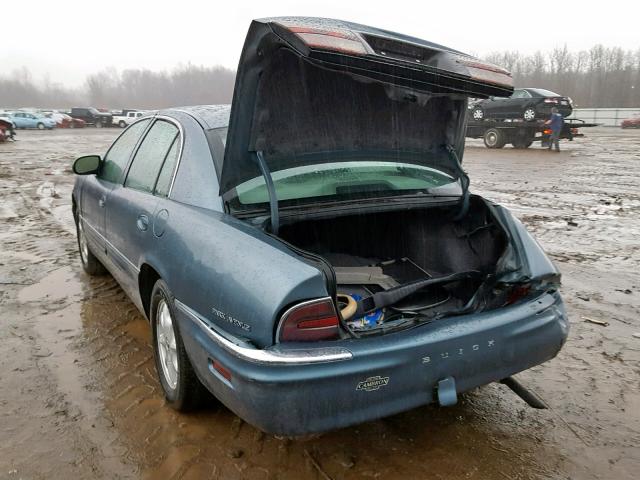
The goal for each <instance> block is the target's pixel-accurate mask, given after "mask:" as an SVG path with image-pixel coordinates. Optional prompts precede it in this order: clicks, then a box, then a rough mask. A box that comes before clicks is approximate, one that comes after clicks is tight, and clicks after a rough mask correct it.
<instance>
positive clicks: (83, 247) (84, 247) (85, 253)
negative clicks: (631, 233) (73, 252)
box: [78, 220, 89, 265]
mask: <svg viewBox="0 0 640 480" xmlns="http://www.w3.org/2000/svg"><path fill="white" fill-rule="evenodd" d="M78 240H79V242H78V243H79V244H80V258H81V259H82V263H84V264H85V265H86V264H87V261H88V259H89V245H88V244H87V238H86V237H85V236H84V227H83V226H82V220H79V221H78Z"/></svg>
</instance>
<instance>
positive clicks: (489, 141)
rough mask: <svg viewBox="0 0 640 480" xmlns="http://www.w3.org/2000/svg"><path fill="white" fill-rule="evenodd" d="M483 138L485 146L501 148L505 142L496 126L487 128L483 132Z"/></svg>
mask: <svg viewBox="0 0 640 480" xmlns="http://www.w3.org/2000/svg"><path fill="white" fill-rule="evenodd" d="M483 140H484V145H485V147H487V148H502V147H504V146H505V145H506V143H507V142H506V140H505V138H504V134H503V133H502V132H501V131H500V130H498V129H497V128H489V129H488V130H487V131H486V132H484V138H483Z"/></svg>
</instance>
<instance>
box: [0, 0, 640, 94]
mask: <svg viewBox="0 0 640 480" xmlns="http://www.w3.org/2000/svg"><path fill="white" fill-rule="evenodd" d="M0 15H1V18H2V20H3V21H2V24H1V25H2V26H1V27H0V32H1V33H2V39H3V41H2V42H1V43H0V75H6V74H10V73H11V72H12V71H13V70H15V69H17V68H21V67H23V66H24V67H27V68H29V69H30V70H31V72H32V74H33V77H34V78H35V79H36V80H39V81H41V80H43V79H44V78H49V79H50V80H51V81H54V82H59V83H63V84H65V85H68V86H79V85H81V84H82V83H83V82H84V79H85V76H86V75H87V74H89V73H91V72H94V71H96V70H101V69H104V68H105V67H115V68H117V69H118V70H122V69H126V68H149V69H152V70H168V69H171V68H173V67H175V66H178V65H180V64H186V63H193V64H196V65H207V66H210V65H216V64H219V65H223V66H225V67H229V68H233V69H235V68H236V67H237V63H238V57H239V55H240V50H241V49H242V43H243V40H244V36H245V33H246V31H247V27H248V25H249V22H250V21H251V19H253V18H260V17H268V16H280V15H306V16H318V17H331V18H339V19H343V20H351V21H355V22H358V23H364V24H367V25H371V26H375V27H380V28H385V29H388V30H393V31H397V32H402V33H406V34H409V35H413V36H416V37H420V38H424V39H426V40H430V41H433V42H436V43H441V44H444V45H447V46H449V47H452V48H455V49H458V50H462V51H465V52H469V53H474V54H480V55H482V54H486V53H489V52H492V51H497V50H519V51H521V52H523V53H532V52H534V51H536V50H549V49H552V48H553V47H556V46H562V45H564V44H566V45H567V46H568V47H569V49H570V50H574V51H575V50H581V49H588V48H590V47H591V46H593V45H594V44H596V43H602V44H604V45H606V46H620V47H623V48H625V49H637V48H640V28H639V23H638V19H639V18H640V4H638V2H636V1H632V0H627V1H620V0H607V1H605V2H597V3H595V2H591V1H588V0H582V1H568V0H560V1H551V0H534V1H529V2H523V1H519V0H512V1H502V0H484V1H483V0H475V1H461V0H449V1H437V2H435V1H427V0H422V1H402V0H394V1H384V2H380V1H371V0H370V1H359V0H323V1H306V2H305V1H292V0H262V1H246V0H229V1H224V2H220V1H216V0H208V1H196V0H172V1H164V0H155V1H150V0H125V1H123V0H102V1H92V0H89V1H88V0H46V1H43V0H17V1H12V2H9V3H6V4H5V5H4V6H3V7H2V13H1V14H0Z"/></svg>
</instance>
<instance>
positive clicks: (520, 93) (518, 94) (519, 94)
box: [511, 90, 531, 98]
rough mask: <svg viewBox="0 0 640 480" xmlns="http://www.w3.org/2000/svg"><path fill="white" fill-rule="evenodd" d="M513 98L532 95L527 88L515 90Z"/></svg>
mask: <svg viewBox="0 0 640 480" xmlns="http://www.w3.org/2000/svg"><path fill="white" fill-rule="evenodd" d="M511 98H531V95H530V94H529V92H527V91H526V90H514V92H513V95H511Z"/></svg>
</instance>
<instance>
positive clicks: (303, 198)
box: [229, 160, 461, 210]
mask: <svg viewBox="0 0 640 480" xmlns="http://www.w3.org/2000/svg"><path fill="white" fill-rule="evenodd" d="M271 176H272V178H273V183H274V187H275V190H276V195H277V197H278V201H279V202H281V205H282V206H287V205H304V204H307V205H309V204H313V203H318V202H322V203H324V202H333V201H345V200H354V199H362V198H383V197H392V196H398V195H429V196H433V195H444V196H451V195H453V196H455V195H459V194H460V193H461V191H460V187H459V183H458V182H457V181H456V180H455V179H453V178H452V177H451V176H449V175H448V174H446V173H443V172H440V171H438V170H436V169H433V168H429V167H425V166H422V165H415V164H410V163H401V162H397V161H381V160H358V161H343V160H341V161H339V162H329V163H321V164H311V165H309V164H307V165H302V166H299V167H294V168H287V169H284V170H280V171H276V172H272V173H271ZM229 200H230V204H231V207H232V208H233V209H234V210H235V209H237V210H254V209H256V208H258V209H261V208H263V207H264V208H266V206H267V204H268V202H269V194H268V191H267V187H266V183H265V181H264V178H263V177H256V178H253V179H251V180H248V181H246V182H243V183H241V184H240V185H238V186H237V187H236V188H235V191H234V195H233V196H232V198H230V199H229Z"/></svg>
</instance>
